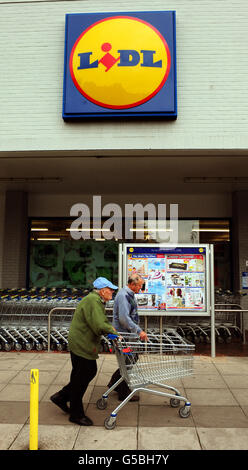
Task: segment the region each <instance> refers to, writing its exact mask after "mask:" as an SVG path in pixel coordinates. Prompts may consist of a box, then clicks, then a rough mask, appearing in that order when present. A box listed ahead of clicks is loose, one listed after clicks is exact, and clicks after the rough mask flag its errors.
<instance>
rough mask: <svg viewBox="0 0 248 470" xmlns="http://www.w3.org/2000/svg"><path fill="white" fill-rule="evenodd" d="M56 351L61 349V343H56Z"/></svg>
mask: <svg viewBox="0 0 248 470" xmlns="http://www.w3.org/2000/svg"><path fill="white" fill-rule="evenodd" d="M56 349H57V351H63V344H61V343H59V344H57V345H56Z"/></svg>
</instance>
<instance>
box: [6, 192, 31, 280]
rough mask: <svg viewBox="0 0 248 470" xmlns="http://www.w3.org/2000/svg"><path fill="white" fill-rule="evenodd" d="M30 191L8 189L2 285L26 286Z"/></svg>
mask: <svg viewBox="0 0 248 470" xmlns="http://www.w3.org/2000/svg"><path fill="white" fill-rule="evenodd" d="M27 248H28V193H26V192H24V191H6V196H5V219H4V237H3V264H2V286H3V287H4V288H11V287H14V288H15V287H26V270H27Z"/></svg>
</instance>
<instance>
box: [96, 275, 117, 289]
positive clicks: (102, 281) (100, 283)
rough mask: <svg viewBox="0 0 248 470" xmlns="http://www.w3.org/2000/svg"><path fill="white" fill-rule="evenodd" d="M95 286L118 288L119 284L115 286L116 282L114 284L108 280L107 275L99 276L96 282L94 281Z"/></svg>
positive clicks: (97, 287)
mask: <svg viewBox="0 0 248 470" xmlns="http://www.w3.org/2000/svg"><path fill="white" fill-rule="evenodd" d="M93 286H94V287H95V289H103V288H104V287H109V288H110V289H114V290H116V289H118V287H117V286H114V284H112V282H110V281H108V279H106V277H98V278H97V279H96V280H95V281H94V282H93Z"/></svg>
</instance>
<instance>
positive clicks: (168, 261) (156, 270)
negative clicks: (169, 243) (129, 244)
mask: <svg viewBox="0 0 248 470" xmlns="http://www.w3.org/2000/svg"><path fill="white" fill-rule="evenodd" d="M129 250H131V252H130V251H129V253H128V266H127V267H128V275H130V274H133V273H137V274H140V275H141V276H142V277H143V279H144V284H143V286H142V290H141V292H140V293H139V294H136V300H137V303H138V308H139V309H142V310H144V309H146V310H164V311H172V310H179V311H187V310H193V311H194V310H195V311H199V310H200V311H205V309H206V295H205V292H206V269H205V262H206V253H205V248H191V249H190V248H185V249H184V252H181V251H182V249H178V248H175V249H174V250H171V249H170V250H168V252H167V251H166V249H164V251H162V250H161V249H156V248H155V249H153V248H149V247H148V248H142V247H138V248H131V249H129ZM142 251H143V252H142Z"/></svg>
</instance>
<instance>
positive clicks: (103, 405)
mask: <svg viewBox="0 0 248 470" xmlns="http://www.w3.org/2000/svg"><path fill="white" fill-rule="evenodd" d="M96 406H97V408H98V409H99V410H105V409H106V408H107V400H106V399H105V400H104V398H99V400H97V402H96Z"/></svg>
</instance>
